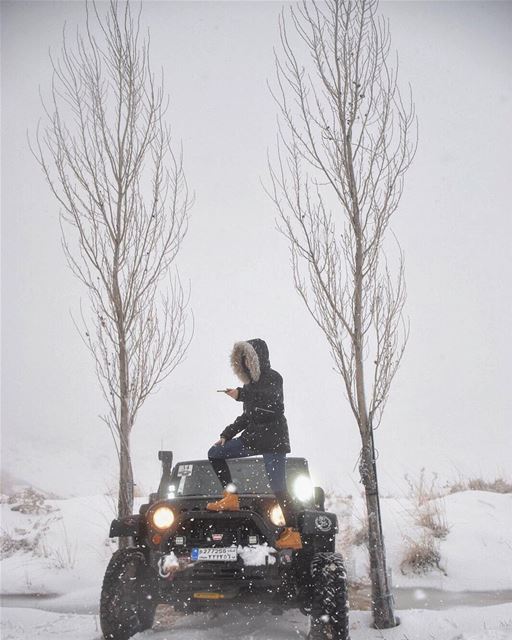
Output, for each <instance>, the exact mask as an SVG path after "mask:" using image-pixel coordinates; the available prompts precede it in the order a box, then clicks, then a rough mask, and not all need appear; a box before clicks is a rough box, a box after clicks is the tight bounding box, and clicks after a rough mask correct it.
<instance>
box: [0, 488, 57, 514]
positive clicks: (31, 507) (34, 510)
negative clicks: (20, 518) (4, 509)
mask: <svg viewBox="0 0 512 640" xmlns="http://www.w3.org/2000/svg"><path fill="white" fill-rule="evenodd" d="M45 501H46V496H45V495H43V494H42V493H39V491H36V490H35V489H32V487H27V488H26V489H23V490H22V491H19V492H17V493H15V494H13V495H12V496H10V497H9V499H8V501H7V502H8V503H9V504H12V505H13V506H12V507H11V511H19V512H20V513H25V514H40V513H51V512H52V511H54V509H53V508H52V507H50V506H49V505H47V504H45Z"/></svg>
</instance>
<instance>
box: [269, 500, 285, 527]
mask: <svg viewBox="0 0 512 640" xmlns="http://www.w3.org/2000/svg"><path fill="white" fill-rule="evenodd" d="M269 515H270V519H271V520H272V523H273V524H275V525H276V527H284V526H285V524H286V522H285V519H284V515H283V510H282V509H281V507H280V506H279V505H278V504H276V505H275V506H274V507H272V509H270V514H269Z"/></svg>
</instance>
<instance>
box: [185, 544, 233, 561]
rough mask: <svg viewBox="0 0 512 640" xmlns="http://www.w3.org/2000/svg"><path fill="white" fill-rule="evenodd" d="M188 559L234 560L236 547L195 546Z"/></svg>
mask: <svg viewBox="0 0 512 640" xmlns="http://www.w3.org/2000/svg"><path fill="white" fill-rule="evenodd" d="M190 559H191V560H206V561H208V562H212V561H213V562H236V559H237V553H236V547H210V548H208V549H201V548H197V547H195V548H194V549H192V553H191V554H190Z"/></svg>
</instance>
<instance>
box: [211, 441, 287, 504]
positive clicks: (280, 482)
mask: <svg viewBox="0 0 512 640" xmlns="http://www.w3.org/2000/svg"><path fill="white" fill-rule="evenodd" d="M254 455H257V454H256V453H255V452H254V451H252V450H251V449H248V448H247V447H246V446H245V445H244V443H243V442H242V440H241V438H232V439H231V440H227V441H226V443H225V444H224V445H220V444H217V445H216V444H214V445H213V447H211V449H210V450H209V451H208V459H209V460H210V462H211V463H212V466H213V469H214V471H215V473H216V474H217V477H218V478H219V480H220V482H221V484H222V486H223V487H227V485H228V484H230V483H231V482H232V479H231V472H230V471H229V467H228V465H227V464H226V462H225V461H226V460H230V459H231V458H247V457H249V456H254ZM262 455H263V463H264V465H265V470H266V472H267V476H268V481H269V484H270V488H271V489H272V491H273V492H274V493H275V494H279V493H286V492H287V488H286V453H264V454H262Z"/></svg>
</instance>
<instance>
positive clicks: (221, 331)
mask: <svg viewBox="0 0 512 640" xmlns="http://www.w3.org/2000/svg"><path fill="white" fill-rule="evenodd" d="M281 6H282V5H281V3H276V2H228V3H224V2H207V3H203V2H189V3H182V2H144V6H143V22H144V23H145V24H146V25H148V26H149V28H150V30H151V39H152V49H151V51H152V59H153V66H154V68H155V69H159V68H160V67H162V68H163V69H164V73H165V78H166V86H167V88H168V90H169V92H170V94H171V98H172V109H171V112H170V118H171V121H172V123H173V126H174V130H175V133H176V136H177V138H181V139H182V140H183V145H184V152H185V162H186V171H187V176H188V180H189V183H190V186H191V187H192V188H193V189H194V191H195V193H196V205H195V207H194V209H193V211H192V217H191V224H190V230H189V234H188V236H187V238H186V243H185V246H184V247H183V251H182V253H181V255H180V256H179V266H180V271H181V275H182V277H183V279H184V280H185V281H188V280H189V281H190V283H191V287H192V300H191V304H192V308H193V311H194V316H195V337H194V340H193V342H192V345H191V347H190V350H189V353H188V357H187V360H186V362H185V363H184V364H183V365H181V366H180V368H179V369H178V370H177V371H176V372H175V373H174V374H173V376H172V377H171V378H169V379H168V380H167V381H166V383H165V384H164V385H163V386H162V388H161V389H160V392H159V393H158V394H157V395H155V396H152V397H151V398H150V399H149V400H148V402H147V405H146V407H145V408H144V410H143V411H142V413H141V414H140V417H139V420H138V423H137V425H136V427H135V430H134V434H133V449H134V460H135V474H136V477H137V480H138V482H139V483H140V484H141V485H142V486H143V488H144V489H146V490H147V489H149V488H151V487H153V486H155V485H156V482H157V479H158V472H159V468H158V462H157V459H156V451H157V450H158V449H159V448H160V447H161V446H162V445H163V446H164V447H165V448H171V449H174V450H175V452H176V455H177V456H178V457H180V458H196V457H203V455H204V454H205V452H206V450H207V449H208V447H209V445H210V443H211V442H212V441H213V440H214V439H216V438H217V434H218V433H219V432H220V430H221V429H222V428H223V427H224V426H225V425H226V424H228V423H229V422H230V421H231V420H232V419H233V418H234V417H235V416H236V415H237V409H238V408H239V405H236V404H235V403H234V402H232V401H231V400H230V399H229V398H227V397H224V396H221V395H220V394H216V393H215V389H217V388H221V387H223V386H229V385H234V384H235V382H236V381H235V379H234V376H233V374H232V372H231V371H230V367H229V361H228V356H229V352H230V350H231V346H232V344H233V342H234V341H236V340H240V339H248V338H253V337H261V338H264V339H265V340H267V342H268V344H269V347H270V353H271V361H272V364H273V366H274V368H276V369H277V370H278V371H280V372H281V373H282V375H283V377H284V380H285V398H286V406H287V416H288V421H289V425H290V431H291V437H292V447H293V453H295V454H297V455H305V456H308V457H309V459H310V467H311V470H312V474H313V476H314V478H315V479H316V480H317V481H319V482H322V483H324V484H325V485H326V486H333V487H339V488H340V489H342V490H345V491H355V490H356V489H355V487H356V485H357V473H356V471H355V470H354V467H355V464H356V460H357V456H358V452H359V444H358V435H357V431H356V427H355V424H354V421H353V418H352V416H351V415H350V413H349V410H348V407H347V404H346V401H345V399H344V396H343V389H342V385H341V382H340V380H339V378H338V377H337V375H336V374H335V372H334V371H333V369H332V364H331V361H330V357H329V354H328V350H327V345H326V343H325V340H324V338H323V336H322V335H320V333H319V331H318V330H317V328H316V327H315V326H314V324H313V322H312V321H311V320H310V318H309V316H308V315H307V314H306V311H305V309H304V308H303V306H302V305H301V302H300V300H299V299H298V296H297V295H296V294H295V293H294V291H293V289H292V286H291V274H290V270H289V265H288V254H287V246H286V243H285V241H284V239H283V238H282V237H281V236H279V235H278V234H277V233H276V231H275V228H274V211H273V209H272V206H271V203H270V201H269V200H268V199H267V197H266V196H265V194H264V192H263V190H262V188H261V186H260V179H261V178H263V179H265V177H266V153H267V149H268V148H270V149H272V147H273V144H274V140H275V107H274V104H273V102H272V99H271V97H270V95H269V93H268V90H267V88H266V81H267V79H271V78H272V77H273V47H274V46H277V44H278V28H277V16H278V13H279V11H280V9H281ZM381 10H382V11H383V13H384V14H385V15H386V16H388V17H389V18H390V21H391V32H392V38H393V47H394V48H395V49H397V50H398V52H399V55H400V61H401V79H402V81H404V82H407V81H410V82H411V84H412V87H413V92H414V98H415V101H416V107H417V112H418V118H419V123H420V146H419V151H418V154H417V157H416V160H415V162H414V164H413V166H412V168H411V170H410V172H409V173H408V176H407V178H406V187H405V194H404V197H403V200H402V205H401V207H400V210H399V212H398V214H397V216H396V217H395V221H394V224H393V230H394V232H395V233H396V234H397V236H398V237H399V239H400V242H401V244H402V246H403V249H404V251H405V255H406V267H407V272H406V277H407V284H408V291H409V297H408V305H407V312H408V314H409V316H410V322H411V337H410V341H409V345H408V349H407V353H406V356H405V359H404V361H403V365H402V367H401V370H400V372H399V374H398V377H397V379H396V381H395V384H394V386H393V388H392V395H391V400H390V402H389V404H388V407H387V411H386V414H385V417H384V420H383V423H382V426H381V428H380V429H379V430H378V432H377V434H376V441H377V447H378V449H379V454H380V455H379V465H380V475H381V481H382V484H383V486H384V487H385V490H387V491H393V490H394V488H396V487H397V485H399V484H400V483H401V481H402V478H403V474H404V473H405V472H415V471H417V470H418V469H420V468H421V467H423V466H425V467H426V468H427V469H428V470H429V471H432V472H439V473H440V475H441V477H442V478H450V477H454V476H456V475H457V473H458V472H460V473H463V474H468V475H469V474H471V475H476V474H484V475H488V476H493V475H495V474H501V473H505V474H508V475H509V476H510V471H509V469H510V451H511V445H512V436H511V427H510V423H511V420H512V415H511V414H512V411H511V409H512V401H511V397H512V394H511V388H510V387H511V385H510V381H511V361H512V349H511V340H510V338H511V335H510V333H511V332H510V316H511V307H512V305H511V302H512V287H511V277H510V276H511V267H510V244H511V232H512V222H511V220H512V216H511V205H510V166H511V164H510V149H511V148H512V128H511V127H510V121H511V116H512V74H511V61H512V38H511V33H512V3H509V2H499V3H495V2H484V3H480V2H384V3H382V4H381ZM1 12H2V45H1V47H2V48H1V54H2V62H1V64H2V69H1V70H2V85H1V89H2V445H3V446H2V467H3V469H4V470H6V471H8V472H9V473H10V474H12V475H14V476H16V477H20V478H24V479H27V480H29V481H32V482H35V483H36V484H38V485H39V486H41V487H43V488H48V489H51V490H54V491H59V492H61V493H66V492H93V491H102V490H103V489H104V488H106V487H107V486H108V485H112V484H113V483H114V479H115V476H116V468H115V462H114V459H113V448H112V443H111V442H110V439H109V438H110V436H109V435H108V434H107V433H106V428H105V427H104V425H103V423H102V422H101V421H100V420H99V418H98V415H99V414H101V413H102V411H103V405H102V399H101V396H100V393H99V391H98V388H97V384H96V380H95V376H94V372H93V366H92V362H91V360H90V357H89V354H88V353H87V352H86V350H85V348H84V347H83V345H82V343H81V340H80V338H79V336H78V335H77V332H76V330H75V328H74V326H73V323H72V320H71V317H70V311H72V312H75V313H76V312H77V310H78V308H79V304H80V299H81V298H82V300H83V302H84V303H85V302H86V296H85V293H84V291H83V289H82V288H81V286H80V285H79V283H78V282H76V281H75V280H74V278H73V276H72V275H71V273H70V272H69V271H68V269H67V266H66V264H65V260H64V257H63V255H62V252H61V248H60V235H59V233H60V232H59V225H58V207H57V204H56V202H55V201H54V200H53V199H52V197H51V195H50V193H49V190H48V188H47V185H46V184H45V182H44V180H43V177H42V176H41V174H40V172H39V169H38V167H37V165H36V164H35V162H34V160H33V158H32V156H31V155H30V152H29V150H28V146H27V141H26V133H27V131H29V132H34V130H35V128H36V125H37V121H38V118H39V117H40V116H41V106H40V102H39V96H38V87H39V86H41V88H42V89H43V90H45V89H46V88H47V87H48V83H49V81H50V63H49V59H48V50H49V49H51V50H52V51H53V52H57V51H58V49H59V46H60V41H61V30H62V25H63V24H64V22H67V23H68V25H69V27H70V28H71V29H73V28H74V27H75V26H76V25H77V24H79V23H83V19H84V5H83V4H82V3H81V2H66V1H63V2H44V1H42V2H23V1H16V2H6V1H4V2H2V5H1Z"/></svg>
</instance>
